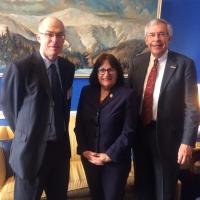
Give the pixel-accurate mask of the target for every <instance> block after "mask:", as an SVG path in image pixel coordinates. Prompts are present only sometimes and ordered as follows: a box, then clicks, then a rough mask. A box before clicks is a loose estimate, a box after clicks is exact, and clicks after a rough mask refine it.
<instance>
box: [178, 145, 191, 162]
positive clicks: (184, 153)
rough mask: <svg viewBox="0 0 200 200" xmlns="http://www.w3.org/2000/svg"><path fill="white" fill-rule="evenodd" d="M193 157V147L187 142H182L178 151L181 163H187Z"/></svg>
mask: <svg viewBox="0 0 200 200" xmlns="http://www.w3.org/2000/svg"><path fill="white" fill-rule="evenodd" d="M191 158H192V147H191V146H190V145H187V144H181V145H180V147H179V151H178V159H177V162H178V164H180V165H183V164H185V163H186V162H188V161H189V160H190V159H191Z"/></svg>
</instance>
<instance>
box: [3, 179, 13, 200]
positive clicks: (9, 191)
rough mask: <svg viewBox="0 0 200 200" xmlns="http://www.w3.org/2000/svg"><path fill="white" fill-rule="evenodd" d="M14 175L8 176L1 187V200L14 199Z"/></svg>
mask: <svg viewBox="0 0 200 200" xmlns="http://www.w3.org/2000/svg"><path fill="white" fill-rule="evenodd" d="M14 182H15V181H14V176H12V177H10V178H8V179H7V180H6V182H5V184H4V186H3V188H2V189H1V193H0V199H1V200H12V199H14Z"/></svg>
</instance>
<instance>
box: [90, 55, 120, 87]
mask: <svg viewBox="0 0 200 200" xmlns="http://www.w3.org/2000/svg"><path fill="white" fill-rule="evenodd" d="M106 60H107V61H108V62H109V63H110V65H111V67H112V68H114V69H115V70H116V72H117V81H116V84H115V85H118V86H119V85H123V84H124V75H123V70H122V68H121V65H120V63H119V61H118V60H117V58H116V57H115V56H114V55H112V54H108V53H103V54H101V55H99V56H98V58H97V59H96V61H95V63H94V68H93V70H92V72H91V74H90V78H89V82H90V85H92V86H94V87H100V83H99V80H98V69H99V67H101V66H102V65H103V63H104V62H105V61H106Z"/></svg>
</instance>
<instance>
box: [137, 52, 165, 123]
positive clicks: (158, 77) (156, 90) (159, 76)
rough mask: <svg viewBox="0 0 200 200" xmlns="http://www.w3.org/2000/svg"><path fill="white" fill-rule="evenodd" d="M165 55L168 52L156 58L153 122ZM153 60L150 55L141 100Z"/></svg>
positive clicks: (155, 117)
mask: <svg viewBox="0 0 200 200" xmlns="http://www.w3.org/2000/svg"><path fill="white" fill-rule="evenodd" d="M167 55H168V50H167V51H166V52H165V53H164V55H163V56H161V57H160V58H158V68H157V77H156V82H155V87H154V92H153V106H152V111H153V120H155V121H156V119H157V107H158V100H159V96H160V88H161V84H162V79H163V75H164V70H165V66H166V63H167ZM154 60H155V57H154V56H153V55H151V57H150V62H149V66H148V69H147V73H146V77H145V81H144V87H143V98H144V91H145V88H146V84H147V79H148V76H149V73H150V71H151V68H152V67H153V64H154ZM143 98H142V99H143ZM140 110H142V103H141V109H140Z"/></svg>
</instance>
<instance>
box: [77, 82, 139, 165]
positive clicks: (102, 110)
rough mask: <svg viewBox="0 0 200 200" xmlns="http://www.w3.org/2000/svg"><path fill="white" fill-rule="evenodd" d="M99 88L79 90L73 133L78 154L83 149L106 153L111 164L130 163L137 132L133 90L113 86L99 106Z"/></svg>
mask: <svg viewBox="0 0 200 200" xmlns="http://www.w3.org/2000/svg"><path fill="white" fill-rule="evenodd" d="M99 99H100V89H97V88H93V87H92V86H86V87H84V88H83V89H82V92H81V96H80V100H79V106H78V110H77V118H76V126H75V133H76V138H77V142H78V153H79V154H82V152H83V151H85V150H90V151H94V152H101V153H107V154H108V155H109V156H110V158H111V159H112V161H114V162H120V161H122V160H130V148H131V144H132V142H133V138H134V134H135V129H136V114H137V110H136V102H135V100H136V98H135V95H134V93H133V91H132V90H131V89H129V88H125V87H116V88H113V90H112V91H111V92H110V95H108V97H107V98H106V99H105V100H104V101H103V102H102V104H100V103H99Z"/></svg>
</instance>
